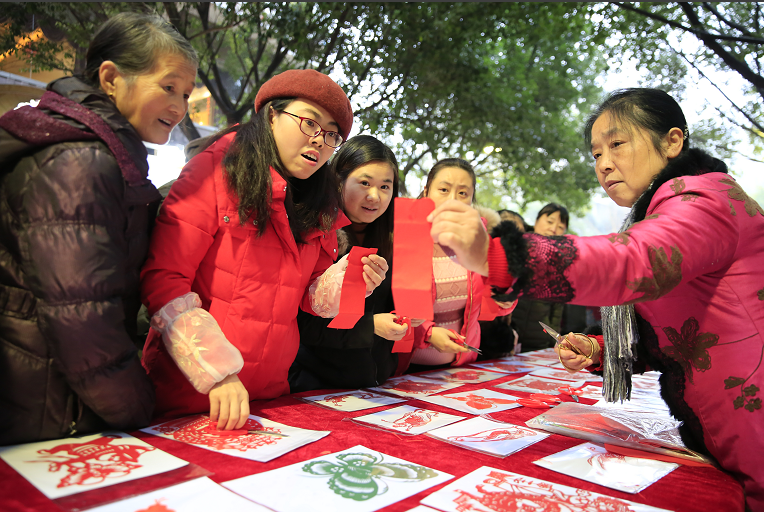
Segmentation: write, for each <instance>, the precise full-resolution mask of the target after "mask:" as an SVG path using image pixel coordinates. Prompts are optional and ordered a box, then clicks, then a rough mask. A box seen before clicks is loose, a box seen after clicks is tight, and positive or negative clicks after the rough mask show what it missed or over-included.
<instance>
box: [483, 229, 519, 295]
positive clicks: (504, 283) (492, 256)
mask: <svg viewBox="0 0 764 513" xmlns="http://www.w3.org/2000/svg"><path fill="white" fill-rule="evenodd" d="M513 281H514V278H513V277H512V275H511V274H509V263H507V254H506V252H505V250H504V246H502V245H501V240H499V239H498V238H497V239H491V242H490V243H489V245H488V283H490V284H491V285H493V286H495V287H496V288H498V289H500V290H506V289H508V288H509V287H510V285H512V282H513Z"/></svg>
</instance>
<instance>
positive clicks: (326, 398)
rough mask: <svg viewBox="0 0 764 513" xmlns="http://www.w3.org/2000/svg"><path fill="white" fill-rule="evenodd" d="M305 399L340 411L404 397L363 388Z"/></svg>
mask: <svg viewBox="0 0 764 513" xmlns="http://www.w3.org/2000/svg"><path fill="white" fill-rule="evenodd" d="M301 399H303V400H305V401H310V402H312V403H315V404H318V405H321V406H325V407H326V408H331V409H332V410H340V411H360V410H368V409H370V408H379V407H380V406H386V405H389V404H398V403H402V402H405V401H406V399H398V398H395V397H390V396H389V395H382V394H375V393H374V392H367V391H365V390H356V391H354V392H335V393H333V394H323V395H313V396H310V397H302V398H301Z"/></svg>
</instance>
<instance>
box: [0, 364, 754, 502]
mask: <svg viewBox="0 0 764 513" xmlns="http://www.w3.org/2000/svg"><path fill="white" fill-rule="evenodd" d="M517 377H518V375H517V374H515V375H512V376H507V377H505V378H500V379H498V380H495V381H492V382H489V384H486V383H482V384H474V385H465V386H464V387H462V388H460V389H459V391H462V390H464V391H467V390H476V389H479V388H489V389H490V388H492V387H491V385H495V384H498V383H501V382H504V381H510V380H513V379H516V378H517ZM496 391H500V392H505V393H507V392H508V391H507V390H501V389H496ZM329 392H330V391H328V390H327V391H311V392H304V393H300V394H295V395H292V396H284V397H279V398H277V399H273V400H263V401H253V402H252V404H251V406H252V413H253V414H255V415H262V416H264V417H267V418H269V419H272V420H275V421H277V422H282V423H284V424H288V425H290V426H296V427H301V428H305V429H316V430H329V431H331V432H332V433H331V434H330V435H329V436H327V437H325V438H323V439H321V440H319V441H317V442H314V443H312V444H309V445H306V446H304V447H301V448H299V449H296V450H294V451H292V452H290V453H288V454H285V455H284V456H281V457H280V458H276V459H275V460H272V461H270V462H268V463H258V462H254V461H249V460H245V459H241V458H235V457H232V456H226V455H222V454H218V453H215V452H212V451H208V450H205V449H201V448H198V447H193V446H191V445H187V444H184V443H182V442H177V441H174V440H168V439H165V438H160V437H157V436H154V435H149V434H146V433H142V432H133V433H131V434H132V435H134V436H137V437H138V438H141V439H143V440H146V441H147V442H149V443H150V444H152V445H154V446H155V447H157V448H159V449H161V450H163V451H166V452H168V453H170V454H172V455H174V456H177V457H179V458H182V459H184V460H186V461H189V462H192V463H195V464H197V465H199V466H201V467H203V468H205V469H207V470H209V471H211V472H214V474H213V475H212V476H210V478H211V479H212V480H213V481H215V482H217V483H221V482H224V481H229V480H231V479H236V478H239V477H244V476H247V475H250V474H254V473H258V472H264V471H266V470H272V469H276V468H281V467H284V466H287V465H291V464H293V463H298V462H301V461H305V460H308V459H311V458H316V457H318V456H322V455H325V454H329V453H332V452H336V451H341V450H344V449H348V448H350V447H353V446H354V445H359V444H360V445H363V446H365V447H368V448H370V449H373V450H376V451H380V452H382V453H384V454H389V455H391V456H395V457H398V458H403V459H405V460H407V461H411V462H413V463H416V464H418V465H426V466H429V467H432V468H434V469H436V470H440V471H443V472H448V473H450V474H453V475H454V476H456V477H461V476H464V475H465V474H468V473H469V472H472V471H473V470H476V469H477V468H479V467H481V466H483V465H487V466H491V467H495V468H498V469H503V470H509V471H512V472H517V473H519V474H523V475H527V476H530V477H535V478H539V479H545V480H547V481H551V482H554V483H560V484H563V485H567V486H573V487H577V488H583V489H586V490H592V491H594V492H597V493H601V494H604V495H609V496H612V497H618V498H621V499H626V500H630V501H634V502H638V503H642V504H647V505H649V506H655V507H658V508H665V509H668V510H672V511H743V507H744V501H743V491H742V487H741V485H740V484H739V483H738V482H737V481H735V480H734V479H733V478H732V477H730V476H729V475H727V474H725V473H724V472H722V471H720V470H718V469H715V468H707V467H690V466H685V465H682V466H680V467H679V468H677V469H676V470H674V471H673V472H671V473H669V474H668V475H667V476H666V477H664V478H662V479H660V480H659V481H658V482H656V483H655V484H653V485H650V486H649V487H647V488H645V489H644V490H642V491H641V492H640V493H637V494H629V493H623V492H619V491H616V490H613V489H610V488H605V487H603V486H598V485H595V484H592V483H589V482H586V481H582V480H580V479H575V478H572V477H568V476H565V475H563V474H559V473H557V472H553V471H551V470H547V469H544V468H542V467H539V466H538V465H534V464H533V461H535V460H538V459H540V458H542V457H544V456H548V455H550V454H554V453H556V452H559V451H562V450H565V449H568V448H570V447H573V446H576V445H579V444H581V443H583V440H578V439H574V438H570V437H567V436H563V435H556V434H553V435H550V436H549V437H547V438H546V439H544V440H542V441H541V442H538V443H536V444H534V445H531V446H530V447H527V448H525V449H523V450H521V451H519V452H517V453H515V454H512V455H510V456H507V457H506V458H503V459H502V458H498V457H495V456H489V455H487V454H483V453H479V452H476V451H470V450H467V449H463V448H461V447H456V446H454V445H449V444H445V443H444V442H441V441H438V440H435V439H433V438H430V437H428V436H426V435H416V436H406V435H403V434H400V433H393V432H390V431H385V430H380V429H373V428H370V427H365V426H362V425H359V424H356V423H354V422H351V421H350V420H351V419H352V418H354V417H359V416H361V415H366V414H368V413H371V412H374V411H379V410H382V409H386V408H389V406H386V407H380V408H377V409H374V410H363V411H359V412H352V413H345V412H340V411H334V410H328V409H326V408H320V407H318V406H314V405H312V404H308V403H306V402H303V401H300V400H299V399H298V397H299V396H311V395H318V394H321V393H329ZM450 392H453V390H450V391H447V392H445V393H446V394H447V393H450ZM511 394H512V395H515V396H517V397H527V396H528V394H525V393H523V392H511ZM561 397H562V400H563V401H572V399H571V398H570V397H567V396H561ZM581 402H582V403H586V404H592V403H593V402H594V401H590V400H588V399H585V398H581ZM409 404H411V405H413V406H417V407H422V408H427V409H431V410H435V411H442V412H445V413H450V414H456V415H462V416H464V417H470V415H469V414H466V413H461V412H457V411H454V410H451V409H449V408H446V407H443V406H438V405H434V404H430V403H426V402H423V401H418V400H409ZM543 411H544V410H539V409H535V408H525V407H523V408H516V409H513V410H507V411H504V412H499V413H494V414H491V417H493V418H495V419H496V420H499V421H503V422H511V423H513V424H517V425H524V423H525V421H527V420H529V419H531V418H533V417H535V416H537V415H539V414H540V413H543ZM147 479H151V478H147ZM443 486H445V484H443V485H439V486H435V487H432V488H429V489H427V490H425V491H423V492H420V493H418V494H416V495H414V496H412V497H410V498H408V499H405V500H402V501H400V502H397V503H395V504H393V505H391V506H388V507H386V508H384V509H383V510H381V511H406V510H408V509H411V508H413V507H414V506H416V505H418V504H419V501H420V500H422V499H423V498H424V497H426V496H427V495H429V494H431V493H432V492H434V491H436V490H438V489H439V488H442V487H443ZM699 490H702V493H700V492H699ZM0 509H2V510H18V511H39V510H46V511H61V509H60V508H59V507H58V506H57V505H56V504H55V503H54V502H52V501H50V500H48V499H47V498H45V497H44V496H43V495H42V494H41V493H40V492H39V491H37V490H36V489H35V488H34V487H33V486H32V485H31V484H29V483H28V482H27V481H26V480H25V479H24V478H22V477H21V476H20V475H19V474H17V473H16V472H15V471H13V470H12V469H11V468H10V467H8V466H7V465H6V464H5V463H4V462H0Z"/></svg>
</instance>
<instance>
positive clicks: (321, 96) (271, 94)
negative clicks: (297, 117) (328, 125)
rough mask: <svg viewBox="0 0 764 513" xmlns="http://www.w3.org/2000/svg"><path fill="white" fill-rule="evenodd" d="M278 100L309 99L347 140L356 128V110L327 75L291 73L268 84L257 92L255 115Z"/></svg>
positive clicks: (306, 72)
mask: <svg viewBox="0 0 764 513" xmlns="http://www.w3.org/2000/svg"><path fill="white" fill-rule="evenodd" d="M277 98H305V99H306V100H310V101H312V102H315V103H317V104H318V105H320V106H321V107H323V108H324V109H326V111H327V112H328V113H329V114H330V115H331V116H332V117H333V118H334V121H336V122H337V124H338V125H339V126H340V129H339V133H340V135H341V136H342V138H343V139H345V140H347V138H348V135H349V134H350V128H351V127H352V126H353V108H352V107H351V106H350V100H348V97H347V95H346V94H345V91H343V90H342V88H341V87H340V86H338V85H337V83H336V82H335V81H334V80H332V79H331V78H329V77H328V76H327V75H324V74H323V73H319V72H318V71H316V70H314V69H290V70H288V71H285V72H283V73H279V74H278V75H276V76H275V77H273V78H271V79H270V80H268V81H267V82H266V83H264V84H263V85H262V86H260V90H259V91H258V92H257V96H256V97H255V112H258V111H260V107H262V106H263V105H265V104H266V103H268V102H269V101H271V100H275V99H277Z"/></svg>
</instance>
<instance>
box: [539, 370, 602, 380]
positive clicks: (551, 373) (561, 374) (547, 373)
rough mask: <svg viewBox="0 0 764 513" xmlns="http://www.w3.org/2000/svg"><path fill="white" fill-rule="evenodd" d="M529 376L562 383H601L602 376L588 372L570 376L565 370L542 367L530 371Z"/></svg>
mask: <svg viewBox="0 0 764 513" xmlns="http://www.w3.org/2000/svg"><path fill="white" fill-rule="evenodd" d="M531 376H538V377H540V378H552V379H561V380H563V381H589V382H595V383H599V382H602V376H597V375H595V374H592V373H590V372H576V373H575V374H571V373H570V372H568V371H566V370H564V369H563V370H558V369H552V368H550V367H542V368H540V369H535V370H533V371H531Z"/></svg>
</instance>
